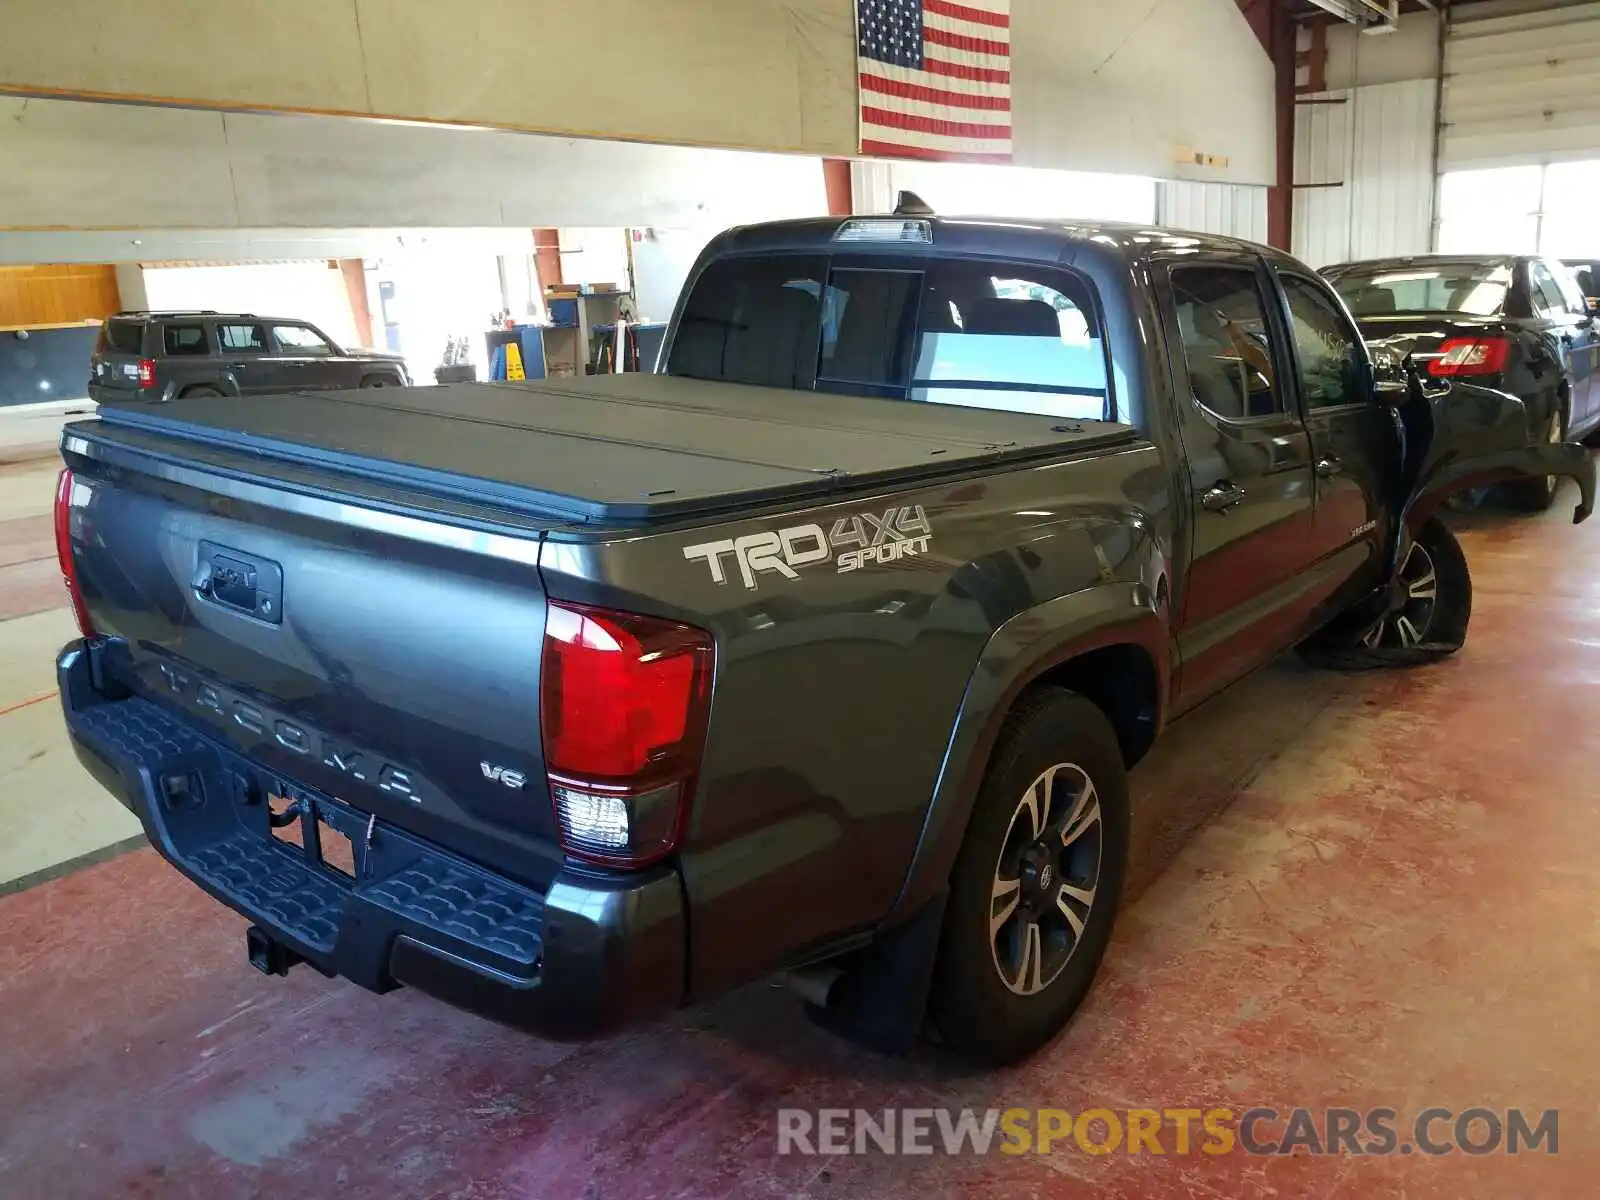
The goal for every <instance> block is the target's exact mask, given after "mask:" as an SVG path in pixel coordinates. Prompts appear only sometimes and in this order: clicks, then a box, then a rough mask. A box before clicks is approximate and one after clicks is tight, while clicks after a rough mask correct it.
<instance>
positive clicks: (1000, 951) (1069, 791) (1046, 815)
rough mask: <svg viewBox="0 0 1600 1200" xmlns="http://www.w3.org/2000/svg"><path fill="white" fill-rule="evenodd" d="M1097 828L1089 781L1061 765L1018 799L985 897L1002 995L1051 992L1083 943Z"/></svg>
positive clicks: (1094, 882)
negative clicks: (987, 903) (990, 885)
mask: <svg viewBox="0 0 1600 1200" xmlns="http://www.w3.org/2000/svg"><path fill="white" fill-rule="evenodd" d="M1102 834H1103V825H1102V822H1101V818H1100V798H1099V796H1098V795H1097V794H1096V793H1095V788H1094V781H1093V780H1092V779H1090V778H1089V775H1088V773H1087V772H1085V771H1084V770H1083V768H1082V767H1079V766H1076V765H1074V764H1072V763H1060V764H1058V765H1056V766H1053V767H1050V768H1049V769H1048V770H1046V771H1044V772H1043V773H1042V774H1041V775H1040V776H1039V777H1038V778H1037V779H1035V780H1034V781H1033V783H1032V784H1031V785H1030V786H1029V787H1028V789H1027V791H1026V792H1024V793H1023V795H1022V798H1021V799H1020V800H1019V801H1018V802H1017V807H1016V810H1015V811H1014V812H1013V813H1012V816H1011V825H1010V827H1009V828H1008V829H1007V831H1006V838H1005V842H1004V843H1003V844H1002V846H1001V848H1000V857H999V860H998V861H997V862H996V864H995V871H994V883H993V886H992V888H991V892H990V907H989V942H990V950H991V952H992V958H993V960H994V968H995V970H996V972H998V973H999V975H1000V980H1001V982H1002V983H1004V984H1005V985H1006V987H1007V988H1008V989H1009V990H1010V991H1012V992H1014V993H1016V994H1017V995H1019V996H1031V995H1035V994H1036V993H1038V992H1042V991H1044V989H1045V988H1047V987H1049V986H1050V985H1051V984H1052V983H1053V982H1055V979H1056V977H1057V976H1058V975H1060V974H1061V972H1062V970H1063V969H1064V968H1065V967H1066V965H1067V962H1068V960H1070V959H1071V958H1072V955H1073V953H1074V951H1076V950H1077V948H1078V945H1079V943H1080V942H1081V941H1082V940H1083V931H1084V926H1085V925H1086V924H1087V922H1088V920H1089V914H1090V912H1091V911H1092V910H1093V908H1094V902H1095V893H1096V890H1097V889H1098V887H1099V884H1100V866H1101V849H1102V846H1101V843H1102V840H1103V838H1102Z"/></svg>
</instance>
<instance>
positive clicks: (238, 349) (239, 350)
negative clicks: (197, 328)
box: [217, 325, 267, 354]
mask: <svg viewBox="0 0 1600 1200" xmlns="http://www.w3.org/2000/svg"><path fill="white" fill-rule="evenodd" d="M217 344H218V345H220V346H221V347H222V349H223V352H224V353H226V354H264V353H266V349H267V331H266V330H264V329H263V328H261V326H259V325H218V326H217Z"/></svg>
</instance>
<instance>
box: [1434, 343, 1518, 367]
mask: <svg viewBox="0 0 1600 1200" xmlns="http://www.w3.org/2000/svg"><path fill="white" fill-rule="evenodd" d="M1510 357H1511V339H1510V338H1503V337H1481V338H1450V339H1449V340H1447V341H1446V342H1445V343H1444V344H1443V345H1442V346H1440V347H1439V357H1438V358H1436V359H1434V360H1433V361H1432V362H1431V363H1429V364H1428V374H1429V375H1498V374H1500V372H1501V371H1504V370H1505V369H1506V360H1507V359H1509V358H1510Z"/></svg>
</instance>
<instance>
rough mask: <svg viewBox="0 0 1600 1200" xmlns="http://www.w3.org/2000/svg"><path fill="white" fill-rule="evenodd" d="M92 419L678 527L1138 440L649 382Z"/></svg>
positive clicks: (211, 400) (588, 382) (502, 500)
mask: <svg viewBox="0 0 1600 1200" xmlns="http://www.w3.org/2000/svg"><path fill="white" fill-rule="evenodd" d="M99 415H100V419H101V420H102V421H104V422H105V423H106V424H107V425H109V426H112V427H122V428H127V429H133V430H144V431H148V432H151V433H158V434H161V435H164V436H166V437H172V438H178V439H182V440H187V441H191V442H198V443H200V444H203V445H208V446H215V447H221V448H226V449H229V450H234V451H243V452H246V453H248V454H250V455H252V456H257V455H259V456H263V457H265V458H268V459H279V460H283V461H287V462H294V463H307V464H314V465H316V466H318V467H322V468H325V469H329V470H333V471H336V472H342V473H346V474H351V475H356V476H361V477H365V478H371V479H377V480H381V481H383V482H386V483H390V484H398V485H403V486H408V487H415V488H418V489H420V490H423V491H427V492H431V493H434V494H437V495H441V496H449V497H452V498H456V499H465V500H471V501H475V502H480V503H482V502H488V503H491V504H496V505H504V506H506V507H508V508H510V509H513V510H515V511H518V512H527V513H531V514H538V515H547V516H558V517H560V518H562V519H565V520H571V521H582V522H586V523H588V522H629V523H631V522H640V521H650V520H656V519H667V518H678V517H684V516H691V515H695V514H699V513H703V512H712V511H716V510H720V509H727V508H730V507H735V506H739V505H746V504H754V503H761V502H765V501H771V500H775V499H779V498H787V497H790V496H795V497H800V496H805V495H812V494H823V493H827V492H830V491H835V490H838V489H839V488H841V487H845V486H859V485H861V484H868V483H884V484H892V483H895V482H898V481H899V480H902V479H906V478H911V479H915V478H918V477H920V476H923V475H926V474H929V473H941V474H942V473H950V472H959V471H965V470H971V469H973V468H974V467H977V466H983V465H988V464H992V463H1002V462H1006V461H1011V460H1020V459H1027V458H1036V457H1043V456H1051V455H1059V454H1062V453H1071V452H1074V451H1079V450H1089V449H1098V448H1101V447H1112V446H1116V445H1119V444H1124V443H1128V442H1131V441H1133V440H1135V439H1136V437H1137V433H1136V431H1135V430H1134V429H1132V428H1131V427H1130V426H1126V425H1114V424H1104V423H1100V422H1094V421H1085V422H1079V421H1069V420H1057V419H1053V418H1050V417H1039V416H1031V415H1026V414H1019V413H1009V412H991V411H987V410H982V409H970V408H953V407H948V406H944V405H934V404H913V403H907V402H898V401H893V400H879V399H871V398H863V397H857V396H838V395H830V394H826V393H819V392H797V391H787V390H783V389H778V388H756V387H745V386H742V385H738V384H727V383H709V382H704V381H701V380H694V379H685V378H678V377H673V376H667V375H648V374H623V375H598V376H592V377H586V378H583V379H569V380H543V381H539V382H529V383H510V384H507V383H491V384H486V383H462V384H453V385H448V386H443V387H422V388H392V389H371V390H365V391H360V392H320V393H309V392H306V393H301V392H294V393H289V394H279V395H267V396H247V397H222V398H219V397H214V396H212V397H204V398H195V399H191V400H176V401H173V402H172V403H170V404H164V405H161V406H160V407H148V406H138V407H131V406H130V407H126V408H124V407H122V406H119V405H108V406H105V407H102V408H101V410H100V414H99ZM266 473H268V474H270V471H269V472H266Z"/></svg>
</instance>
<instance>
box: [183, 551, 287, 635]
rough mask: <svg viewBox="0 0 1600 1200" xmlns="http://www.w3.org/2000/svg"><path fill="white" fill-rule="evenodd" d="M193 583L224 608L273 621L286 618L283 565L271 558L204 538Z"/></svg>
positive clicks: (197, 590)
mask: <svg viewBox="0 0 1600 1200" xmlns="http://www.w3.org/2000/svg"><path fill="white" fill-rule="evenodd" d="M190 586H191V587H193V588H194V591H195V595H197V596H199V597H200V598H201V599H202V600H209V601H210V602H211V603H212V604H215V605H218V606H220V607H222V608H228V609H232V610H233V611H234V612H240V613H247V614H248V615H250V616H252V617H255V618H256V619H258V620H261V621H267V622H270V623H271V624H273V625H277V624H279V623H281V622H282V620H283V568H282V567H280V566H278V564H277V563H275V562H273V561H272V560H271V559H267V558H261V557H259V556H257V555H254V554H246V553H244V552H243V551H241V550H234V549H232V548H231V547H228V546H219V545H217V544H216V543H215V542H201V543H200V553H199V556H198V558H197V560H196V563H195V570H194V576H193V578H192V579H191V580H190Z"/></svg>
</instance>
